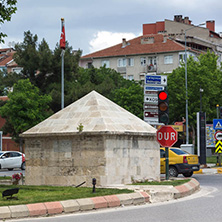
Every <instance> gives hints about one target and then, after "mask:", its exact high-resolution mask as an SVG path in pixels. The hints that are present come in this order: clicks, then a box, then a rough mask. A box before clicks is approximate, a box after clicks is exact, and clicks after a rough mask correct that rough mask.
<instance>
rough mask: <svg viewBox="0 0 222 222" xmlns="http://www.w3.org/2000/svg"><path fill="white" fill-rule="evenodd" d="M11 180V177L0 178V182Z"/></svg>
mask: <svg viewBox="0 0 222 222" xmlns="http://www.w3.org/2000/svg"><path fill="white" fill-rule="evenodd" d="M11 179H12V177H5V176H3V177H1V176H0V180H11Z"/></svg>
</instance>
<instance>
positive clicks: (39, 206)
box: [0, 178, 200, 220]
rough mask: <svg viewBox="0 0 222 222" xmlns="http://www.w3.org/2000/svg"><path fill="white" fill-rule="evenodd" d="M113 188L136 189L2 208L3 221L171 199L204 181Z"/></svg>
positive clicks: (178, 196) (0, 211) (198, 187)
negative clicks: (113, 193) (107, 194)
mask: <svg viewBox="0 0 222 222" xmlns="http://www.w3.org/2000/svg"><path fill="white" fill-rule="evenodd" d="M109 187H111V186H109ZM112 187H115V188H120V189H121V188H122V189H123V188H124V189H125V188H127V189H131V190H134V191H135V192H134V193H129V194H118V195H109V196H101V197H93V198H84V199H76V200H66V201H56V202H45V203H36V204H27V205H15V206H5V207H0V220H1V219H2V220H5V219H15V218H25V217H39V216H41V217H43V216H49V215H55V214H62V213H74V212H81V211H89V210H97V209H102V208H111V207H123V206H127V205H141V204H152V203H157V202H163V201H169V200H172V199H178V198H181V197H185V196H188V195H191V194H192V193H194V192H195V191H197V190H199V189H200V184H199V182H198V181H197V180H196V179H194V178H191V180H190V181H189V182H188V183H185V184H183V185H180V186H176V187H173V186H142V185H141V186H133V185H119V186H118V185H115V186H112Z"/></svg>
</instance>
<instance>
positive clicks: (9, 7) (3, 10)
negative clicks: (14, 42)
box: [0, 0, 17, 43]
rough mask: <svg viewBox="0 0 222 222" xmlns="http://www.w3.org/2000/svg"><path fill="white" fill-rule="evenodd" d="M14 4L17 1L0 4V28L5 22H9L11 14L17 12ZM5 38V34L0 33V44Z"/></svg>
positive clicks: (11, 0) (4, 1) (3, 1)
mask: <svg viewBox="0 0 222 222" xmlns="http://www.w3.org/2000/svg"><path fill="white" fill-rule="evenodd" d="M16 4H17V0H2V1H1V2H0V26H1V25H2V24H4V22H5V21H11V18H12V14H14V13H15V12H16V10H17V8H16V7H15V5H16ZM6 36H7V35H6V34H4V33H3V32H0V43H1V42H3V43H4V40H3V38H4V37H6Z"/></svg>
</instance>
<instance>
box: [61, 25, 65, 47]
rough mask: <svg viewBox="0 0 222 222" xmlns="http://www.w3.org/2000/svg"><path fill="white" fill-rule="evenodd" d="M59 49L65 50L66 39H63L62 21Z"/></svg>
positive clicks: (63, 28)
mask: <svg viewBox="0 0 222 222" xmlns="http://www.w3.org/2000/svg"><path fill="white" fill-rule="evenodd" d="M60 48H61V49H65V48H66V37H65V25H64V21H62V32H61V37H60Z"/></svg>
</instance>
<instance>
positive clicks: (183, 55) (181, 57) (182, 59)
mask: <svg viewBox="0 0 222 222" xmlns="http://www.w3.org/2000/svg"><path fill="white" fill-rule="evenodd" d="M179 61H180V62H185V54H179Z"/></svg>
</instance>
